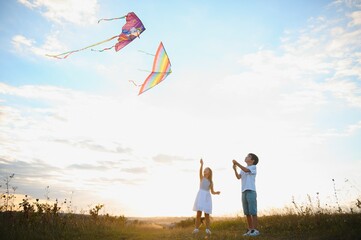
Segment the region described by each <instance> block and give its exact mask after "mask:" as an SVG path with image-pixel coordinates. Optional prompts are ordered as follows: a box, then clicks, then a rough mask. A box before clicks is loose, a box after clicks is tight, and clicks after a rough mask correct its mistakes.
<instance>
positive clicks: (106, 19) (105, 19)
mask: <svg viewBox="0 0 361 240" xmlns="http://www.w3.org/2000/svg"><path fill="white" fill-rule="evenodd" d="M126 16H127V15H125V16H123V17H116V18H102V19H99V20H98V23H100V22H101V21H113V20H118V19H122V18H125V17H126Z"/></svg>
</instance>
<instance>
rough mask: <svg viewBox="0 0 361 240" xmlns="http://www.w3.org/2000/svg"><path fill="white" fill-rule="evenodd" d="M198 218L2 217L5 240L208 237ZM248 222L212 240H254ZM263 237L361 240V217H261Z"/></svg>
mask: <svg viewBox="0 0 361 240" xmlns="http://www.w3.org/2000/svg"><path fill="white" fill-rule="evenodd" d="M193 222H194V219H193V218H189V219H185V220H181V221H179V222H176V223H174V224H172V225H171V227H162V226H161V225H159V224H157V223H156V220H155V222H153V223H152V222H151V221H150V220H148V221H140V220H128V219H126V218H124V217H122V216H121V217H115V216H107V215H106V216H96V217H94V216H92V215H76V214H55V215H54V214H52V213H42V214H39V213H33V214H31V215H30V216H29V215H28V216H26V215H24V213H23V212H2V213H0V239H9V240H10V239H39V240H40V239H44V240H45V239H47V240H49V239H79V240H92V239H94V240H95V239H109V240H111V239H112V240H113V239H114V240H115V239H117V240H126V239H127V240H128V239H129V240H131V239H132V240H136V239H139V240H140V239H144V240H159V239H205V238H206V237H207V236H206V234H205V233H204V227H203V228H201V231H200V233H199V234H198V235H196V236H193V235H192V230H193ZM245 226H246V224H245V221H244V218H230V219H217V220H214V221H212V223H211V227H212V228H211V229H212V235H211V236H209V237H208V239H227V240H233V239H249V238H252V237H243V236H242V234H243V233H244V229H245ZM259 230H260V232H261V235H260V236H258V237H253V238H257V239H353V240H354V239H361V213H353V214H351V213H340V214H339V213H337V214H336V213H334V214H316V215H315V214H312V215H298V214H286V215H273V216H263V217H260V218H259Z"/></svg>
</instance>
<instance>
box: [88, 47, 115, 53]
mask: <svg viewBox="0 0 361 240" xmlns="http://www.w3.org/2000/svg"><path fill="white" fill-rule="evenodd" d="M114 47H115V45H113V46H111V47H107V48H103V49H100V50H98V49H91V50H92V51H94V52H104V51H107V50H110V49H112V48H114Z"/></svg>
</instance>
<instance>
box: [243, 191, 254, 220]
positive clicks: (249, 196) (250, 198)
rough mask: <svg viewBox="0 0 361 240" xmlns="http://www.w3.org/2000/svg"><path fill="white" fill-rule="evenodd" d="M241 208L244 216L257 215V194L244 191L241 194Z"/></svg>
mask: <svg viewBox="0 0 361 240" xmlns="http://www.w3.org/2000/svg"><path fill="white" fill-rule="evenodd" d="M242 206H243V213H244V215H252V216H255V215H257V193H256V191H252V190H246V191H244V192H242Z"/></svg>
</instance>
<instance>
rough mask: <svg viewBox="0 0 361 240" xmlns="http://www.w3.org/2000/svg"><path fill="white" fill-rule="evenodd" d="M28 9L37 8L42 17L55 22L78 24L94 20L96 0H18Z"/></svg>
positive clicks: (96, 8) (96, 6) (96, 7)
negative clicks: (84, 0)
mask: <svg viewBox="0 0 361 240" xmlns="http://www.w3.org/2000/svg"><path fill="white" fill-rule="evenodd" d="M18 1H19V2H20V3H21V4H23V5H25V6H26V7H28V8H30V9H37V10H39V11H40V12H41V13H42V14H43V16H44V17H46V18H47V19H49V20H51V21H53V22H56V23H62V22H63V21H65V22H70V23H75V24H79V25H84V24H89V23H94V22H96V17H95V15H96V11H97V10H98V3H97V0H87V1H86V3H84V2H83V1H78V0H62V1H58V0H18Z"/></svg>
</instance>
